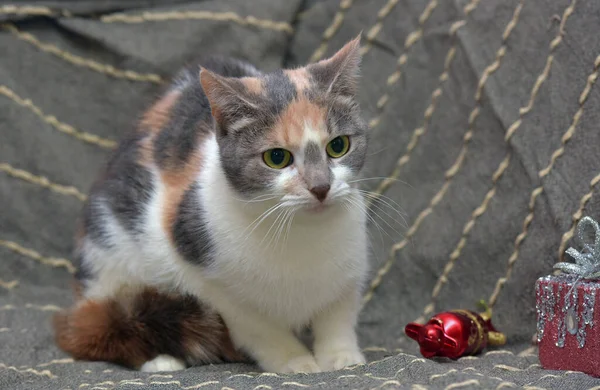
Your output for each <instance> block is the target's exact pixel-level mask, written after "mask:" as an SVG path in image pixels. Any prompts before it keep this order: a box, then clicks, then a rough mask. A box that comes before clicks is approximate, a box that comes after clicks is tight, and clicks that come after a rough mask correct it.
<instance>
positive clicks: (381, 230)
mask: <svg viewBox="0 0 600 390" xmlns="http://www.w3.org/2000/svg"><path fill="white" fill-rule="evenodd" d="M345 201H346V202H347V203H349V204H350V205H352V206H354V207H355V208H356V207H358V208H359V209H360V210H361V211H362V212H363V213H364V214H365V216H366V217H367V218H368V219H369V220H370V221H371V222H372V223H373V224H374V225H375V227H376V228H377V230H378V231H379V238H380V239H381V246H382V247H383V246H384V243H383V235H382V234H381V233H382V232H383V233H386V234H387V235H388V237H389V234H388V233H387V232H386V231H385V230H383V229H382V228H381V226H380V225H379V224H378V223H377V221H375V219H373V217H372V216H371V215H369V213H368V212H367V211H366V210H365V209H364V208H363V207H360V205H358V204H357V203H356V202H355V200H354V199H352V198H346V199H345ZM346 206H347V209H348V210H349V211H350V210H351V209H350V206H348V205H346ZM390 238H391V237H390Z"/></svg>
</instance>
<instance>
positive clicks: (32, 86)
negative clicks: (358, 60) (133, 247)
mask: <svg viewBox="0 0 600 390" xmlns="http://www.w3.org/2000/svg"><path fill="white" fill-rule="evenodd" d="M468 3H470V5H469V6H468ZM465 7H467V8H465ZM517 7H519V8H517ZM465 9H466V10H467V12H466V14H465ZM515 10H516V12H515ZM172 11H176V12H177V13H176V14H166V15H167V19H168V20H159V21H153V20H139V19H128V20H130V21H131V20H137V21H139V23H126V22H123V21H115V20H114V18H113V19H110V18H111V16H113V14H114V13H117V12H125V13H126V14H129V15H133V16H139V15H142V14H143V13H145V12H150V13H152V15H156V14H158V15H161V14H162V15H165V13H167V12H172ZM190 11H192V12H195V11H210V12H212V13H210V14H206V13H204V14H198V13H190ZM519 11H520V12H519ZM232 12H233V13H235V14H231V13H232ZM599 15H600V4H598V3H597V2H593V1H583V0H580V1H577V2H576V1H575V0H524V1H517V0H481V1H476V0H472V1H470V0H469V1H467V0H453V1H450V0H439V1H434V0H432V1H429V0H399V1H395V0H354V1H352V0H342V1H341V2H340V1H338V0H312V1H301V0H285V1H284V0H279V1H277V0H253V1H244V0H220V1H216V0H205V1H199V0H197V1H192V0H189V1H183V0H181V1H180V0H178V1H167V0H162V1H161V0H154V1H150V0H147V1H142V0H127V1H125V0H119V1H117V0H109V1H92V0H87V1H75V0H71V1H66V0H65V1H58V0H56V1H33V0H30V1H14V2H12V3H10V4H5V3H4V2H3V3H0V22H3V23H9V24H8V25H7V24H4V25H3V28H4V29H3V30H2V31H1V32H0V135H1V137H0V201H1V202H2V206H3V207H2V212H0V282H1V283H0V388H2V389H65V388H70V389H79V388H86V389H113V388H118V389H139V388H165V389H180V388H189V389H192V388H202V389H204V388H206V389H222V388H232V389H261V388H262V389H269V388H273V389H277V388H289V389H294V388H308V387H315V388H335V389H338V388H353V389H362V388H406V389H423V388H431V389H444V388H446V389H457V388H460V389H462V388H465V389H466V388H489V389H494V388H503V387H527V386H529V387H530V388H548V389H550V388H553V389H554V388H556V389H560V388H563V389H564V388H569V389H587V388H591V387H593V386H598V385H600V380H598V379H594V378H592V377H590V376H587V375H585V374H581V373H575V372H551V371H545V370H543V369H542V368H541V367H540V366H539V362H538V360H537V355H536V349H535V347H534V346H532V344H531V339H532V336H533V333H534V331H535V301H534V283H535V280H536V278H538V277H539V276H542V275H546V274H549V273H550V272H551V268H552V264H554V263H555V262H556V261H558V253H559V245H560V243H561V240H562V237H563V234H564V233H566V232H568V231H569V230H571V229H572V227H573V224H574V221H576V220H577V219H578V218H580V216H581V214H582V213H583V214H587V215H590V216H592V217H595V218H600V214H599V213H598V211H599V208H600V201H599V200H598V199H599V198H598V193H597V190H598V189H597V188H595V187H594V186H595V185H596V183H597V182H598V181H600V180H598V179H600V177H599V176H597V175H599V174H600V153H598V152H597V147H598V145H599V144H600V131H599V130H598V127H597V123H598V120H599V119H600V118H599V115H600V114H598V112H599V111H598V109H597V107H598V104H599V99H600V94H599V92H598V90H597V87H595V86H594V85H593V83H594V81H595V77H596V73H595V70H596V69H595V60H596V56H598V55H599V54H600V40H598V39H597V37H596V34H595V31H596V30H597V26H598V24H599V23H600V17H599ZM248 16H251V17H252V18H250V19H247V18H246V17H248ZM174 17H177V18H178V19H177V20H175V19H173V18H174ZM199 17H202V18H199ZM223 17H225V19H226V20H217V19H219V18H223ZM107 18H108V19H107ZM169 18H170V19H169ZM565 18H567V20H566V21H564V26H563V27H564V28H563V30H562V31H561V29H560V23H561V20H564V19H565ZM111 20H112V22H111ZM262 20H270V21H276V22H277V23H278V24H275V25H274V24H273V23H270V22H263V21H262ZM459 21H462V22H460V23H457V22H459ZM15 26H16V28H18V30H15V28H14V27H15ZM507 27H508V28H507ZM360 31H362V32H363V37H364V38H363V42H364V44H365V45H366V46H367V47H369V48H370V49H369V50H368V51H367V52H366V54H365V56H364V66H363V75H364V76H363V79H362V85H361V95H360V101H361V104H362V106H363V109H364V111H365V115H366V117H367V119H375V121H374V122H372V124H373V128H372V130H371V131H372V142H371V151H370V155H369V158H368V164H367V167H366V169H365V177H366V178H372V179H370V180H365V181H364V182H363V183H364V187H365V188H366V189H369V190H373V191H376V190H377V189H378V186H379V184H380V182H381V178H383V177H388V176H393V178H394V179H396V180H393V181H390V182H391V183H392V185H391V186H389V188H386V190H385V193H384V195H385V196H387V197H389V198H391V200H389V199H386V198H383V199H384V200H385V201H386V202H388V203H391V202H392V200H393V202H397V203H399V204H400V205H401V206H402V208H403V209H404V212H405V214H406V224H403V223H402V221H401V220H400V218H395V217H394V216H393V215H392V212H391V211H390V210H389V209H387V210H384V211H382V210H381V209H380V208H378V207H377V205H380V206H383V204H382V203H376V206H375V207H373V212H374V214H373V218H374V219H375V220H376V221H377V222H378V224H379V225H381V228H382V230H383V232H382V231H380V230H379V229H378V228H377V227H376V226H375V225H373V226H372V229H371V233H372V238H373V256H372V264H373V276H374V277H375V275H376V274H377V271H378V270H380V269H381V268H382V267H383V270H384V271H388V272H385V275H384V276H383V278H381V282H380V283H375V284H376V286H375V287H376V288H374V289H373V295H372V299H371V300H370V301H369V302H367V304H366V306H365V308H364V311H363V313H362V316H361V321H360V337H361V344H362V346H363V347H364V348H365V350H366V353H367V356H368V358H369V361H370V362H371V363H370V364H368V365H367V366H364V367H358V368H354V369H352V370H343V371H341V372H335V373H324V374H319V375H310V376H307V375H296V376H275V375H269V374H258V373H256V372H254V373H253V371H257V369H256V368H255V367H247V366H240V365H233V366H207V367H195V368H191V369H188V370H186V371H184V372H180V373H173V374H171V375H162V376H161V375H153V376H151V375H147V374H142V373H139V372H133V371H128V370H124V369H121V368H119V367H116V366H112V365H108V364H103V363H84V362H72V361H71V360H70V359H68V357H67V356H65V355H64V354H63V353H62V352H60V351H59V350H58V349H57V348H56V347H55V346H54V344H53V340H52V333H51V329H50V322H49V320H50V318H51V315H52V313H53V311H55V310H56V309H57V308H58V307H62V306H67V305H69V304H70V302H71V299H72V298H71V292H70V280H71V275H70V274H69V266H68V263H67V262H65V261H64V260H62V259H68V258H69V256H70V250H71V246H72V242H71V237H72V236H73V231H74V220H75V218H76V217H77V215H78V213H79V210H80V207H81V200H80V199H79V198H80V195H78V192H76V191H74V190H73V189H69V188H65V186H73V187H74V188H76V189H78V190H79V191H80V192H81V193H85V192H86V191H87V189H88V188H89V186H90V184H91V183H92V181H93V179H94V177H95V175H96V172H97V170H98V168H99V166H100V165H101V164H102V162H103V161H104V160H105V158H106V156H107V154H108V152H109V149H108V148H106V147H103V146H102V145H98V142H96V141H97V140H96V139H95V138H92V141H91V142H88V141H87V140H88V139H89V138H86V136H85V135H84V136H82V135H81V132H85V133H89V134H92V135H95V136H98V137H102V138H105V139H110V140H118V139H119V137H120V135H121V134H122V133H123V132H125V131H127V130H128V129H130V128H131V126H132V124H133V123H134V121H135V119H136V117H137V115H139V113H140V111H141V110H142V109H143V107H144V106H145V105H146V104H148V102H150V101H151V100H152V99H153V97H154V96H155V93H156V92H157V91H158V89H159V85H158V84H157V83H156V82H154V81H157V80H158V79H159V78H160V77H165V76H166V75H168V74H169V73H170V72H173V71H174V70H176V69H177V68H178V67H179V66H180V65H181V64H182V63H184V62H185V61H188V60H192V59H193V58H194V57H196V56H197V55H198V54H200V53H205V52H211V53H220V54H227V55H233V56H237V57H241V58H244V59H247V60H249V61H252V62H254V63H256V64H257V65H259V66H261V67H262V68H263V69H266V70H271V69H275V68H277V67H281V66H293V65H296V64H303V63H306V62H307V61H308V60H309V59H310V58H311V56H313V53H315V50H316V49H317V48H319V47H325V51H324V53H325V55H329V54H332V53H333V52H334V51H335V50H336V49H338V48H339V47H341V46H342V44H343V43H345V42H346V41H347V40H349V39H351V38H352V37H354V36H356V35H357V34H358V33H359V32H360ZM452 31H454V33H452ZM27 34H31V35H27ZM324 35H325V38H324ZM553 40H554V44H552V45H551V43H552V42H553ZM127 70H129V71H134V73H123V72H124V71H127ZM149 73H150V74H152V75H151V76H147V74H149ZM390 75H391V76H392V77H390ZM147 79H149V80H150V81H143V80H147ZM478 85H479V88H478ZM586 88H587V89H586ZM436 90H437V92H434V91H436ZM478 90H479V92H480V93H479V94H477V91H478ZM583 91H586V93H585V94H584V99H581V94H582V92H583ZM385 96H387V98H386V97H385ZM382 97H384V98H383V99H382ZM432 98H433V100H432ZM428 106H429V108H428ZM470 118H471V119H470ZM418 129H421V130H418ZM509 129H512V130H514V133H512V136H511V137H509V139H508V140H506V139H505V135H506V133H507V131H508V130H509ZM415 130H417V131H416V132H415ZM512 130H511V131H512ZM465 134H466V138H465ZM565 134H566V137H565V138H563V141H561V138H562V137H563V136H564V135H565ZM465 139H466V141H465ZM411 140H412V142H411ZM415 140H416V141H415ZM563 144H564V145H563ZM103 145H106V144H103ZM108 145H110V143H108ZM562 146H564V148H562V149H561V147H562ZM407 150H408V151H407ZM561 150H562V152H561ZM553 154H556V155H557V156H558V157H557V158H556V159H555V162H554V163H553V164H552V168H551V170H550V171H549V173H548V174H546V175H544V176H543V177H542V178H540V176H539V175H538V172H539V171H540V170H542V169H543V168H544V167H546V166H547V165H548V164H549V163H550V161H551V156H552V155H553ZM507 156H508V158H507V159H506V160H505V157H507ZM399 159H402V160H401V161H402V166H401V168H400V170H399V171H396V172H394V171H395V170H394V167H395V166H396V164H397V162H398V161H399ZM503 160H504V161H505V162H507V163H506V164H501V162H502V161H503ZM457 162H458V163H457ZM455 163H457V164H456V165H454V167H455V168H456V169H451V168H452V167H453V164H455ZM495 172H496V175H495ZM594 179H595V180H594ZM540 186H542V189H543V191H542V192H541V193H539V194H538V192H535V193H533V194H534V195H537V196H534V198H535V201H534V203H533V207H532V208H531V206H530V204H529V203H530V197H531V196H532V191H533V190H534V189H536V188H539V187H540ZM486 194H487V195H486ZM531 212H533V214H532V215H533V216H532V217H531V215H530V213H531ZM386 213H387V214H390V216H391V217H394V218H390V216H387V215H386ZM528 215H529V217H528ZM526 217H527V218H526ZM524 222H527V223H526V227H527V229H526V230H525V234H524V235H522V236H521V237H522V238H524V239H522V240H519V242H518V249H519V251H518V252H516V254H515V248H516V246H515V239H516V238H517V236H518V235H519V234H520V233H521V232H522V230H523V225H524ZM465 229H466V234H463V232H464V231H465ZM461 238H463V240H462V241H461ZM403 240H404V241H403ZM396 243H400V244H401V248H400V249H399V250H396V251H394V252H393V253H392V255H391V256H390V251H391V248H392V246H393V245H394V244H396ZM569 243H570V241H569ZM459 244H460V245H459ZM457 245H458V246H457ZM456 248H458V251H455V249H456ZM453 251H454V253H455V254H458V256H453V257H451V254H452V253H453ZM511 255H513V256H512V257H511ZM450 259H452V260H450ZM509 259H511V261H510V266H509ZM65 264H67V265H65ZM440 280H441V282H442V283H441V284H440V286H441V287H440V288H439V289H436V290H435V293H434V287H435V286H436V283H438V281H440ZM497 286H502V287H503V288H501V289H497V288H496V287H497ZM491 297H493V298H494V299H493V300H492V301H493V303H494V304H495V305H494V310H495V320H494V321H495V323H496V325H497V327H498V328H499V329H500V330H502V331H504V332H506V334H507V335H508V340H509V343H508V345H507V346H506V347H505V348H501V349H497V350H492V351H491V352H488V353H487V354H484V355H481V356H479V357H472V358H463V359H460V360H458V361H457V362H450V361H446V360H437V361H431V360H424V359H421V358H420V356H419V355H418V352H417V349H416V345H415V344H414V343H411V342H409V341H408V340H406V338H405V337H404V336H403V327H404V325H405V324H406V323H407V322H409V321H412V320H415V319H417V318H418V317H420V316H422V314H423V312H424V310H425V308H426V307H427V305H429V304H430V303H432V302H435V307H434V308H433V311H435V312H437V311H442V310H448V309H452V308H459V307H464V308H475V303H476V301H477V300H479V299H490V298H491Z"/></svg>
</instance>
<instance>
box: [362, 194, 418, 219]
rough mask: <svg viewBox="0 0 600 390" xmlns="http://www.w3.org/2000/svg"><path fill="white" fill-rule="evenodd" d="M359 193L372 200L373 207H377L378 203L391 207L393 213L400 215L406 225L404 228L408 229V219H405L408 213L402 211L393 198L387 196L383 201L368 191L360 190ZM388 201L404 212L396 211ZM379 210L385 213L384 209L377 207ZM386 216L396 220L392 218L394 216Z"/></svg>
mask: <svg viewBox="0 0 600 390" xmlns="http://www.w3.org/2000/svg"><path fill="white" fill-rule="evenodd" d="M359 191H360V193H361V194H362V195H363V196H365V197H367V198H368V199H370V200H372V202H371V207H376V202H381V203H382V204H383V205H385V206H387V207H389V208H390V209H392V211H394V212H395V213H396V214H398V217H400V219H401V220H402V222H403V223H404V224H403V225H402V226H403V227H405V228H407V227H408V223H407V221H406V218H405V216H406V213H405V212H404V210H402V208H401V207H400V205H399V204H398V203H396V202H395V201H394V200H393V199H391V198H388V197H387V196H386V197H383V199H382V198H378V197H375V195H374V194H372V193H369V192H368V191H362V190H359ZM386 199H387V200H389V201H390V202H392V203H394V204H395V205H396V206H397V207H398V208H399V209H400V210H402V212H401V211H400V210H398V209H396V208H395V207H394V206H393V205H391V204H390V203H389V202H388V201H387V200H386ZM377 208H378V209H379V210H381V211H383V209H382V207H381V206H379V207H377ZM383 212H385V211H383ZM386 215H387V216H388V217H390V219H394V220H395V218H392V216H391V215H389V214H387V213H386Z"/></svg>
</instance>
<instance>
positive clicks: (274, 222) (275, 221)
mask: <svg viewBox="0 0 600 390" xmlns="http://www.w3.org/2000/svg"><path fill="white" fill-rule="evenodd" d="M282 206H283V204H282ZM285 211H286V210H281V211H279V213H278V214H277V217H275V220H274V221H273V222H272V223H271V226H270V227H269V230H267V232H266V233H265V235H264V237H263V238H262V240H261V241H260V243H259V244H258V245H259V246H260V245H262V244H263V242H264V241H265V240H266V239H267V238H268V237H269V235H270V233H271V230H273V227H274V226H275V224H276V223H277V221H278V220H279V218H280V217H281V216H282V215H283V213H284V212H285ZM270 245H271V241H269V243H268V244H267V247H268V246H270Z"/></svg>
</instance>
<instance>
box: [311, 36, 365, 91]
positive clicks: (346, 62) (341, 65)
mask: <svg viewBox="0 0 600 390" xmlns="http://www.w3.org/2000/svg"><path fill="white" fill-rule="evenodd" d="M361 57H362V55H361V52H360V34H359V35H358V36H357V37H356V38H354V39H353V40H351V41H350V42H348V43H346V44H345V45H344V47H342V48H341V49H340V50H339V51H338V52H337V53H335V54H334V55H333V56H332V57H330V58H328V59H325V60H322V61H319V62H317V63H314V64H311V65H308V71H309V72H310V74H311V75H312V77H313V80H315V81H316V82H317V84H318V85H319V86H320V87H321V88H322V89H323V90H324V91H325V92H326V94H327V95H329V94H336V95H344V96H350V97H354V96H355V95H356V92H357V85H358V77H359V71H360V61H361Z"/></svg>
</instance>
